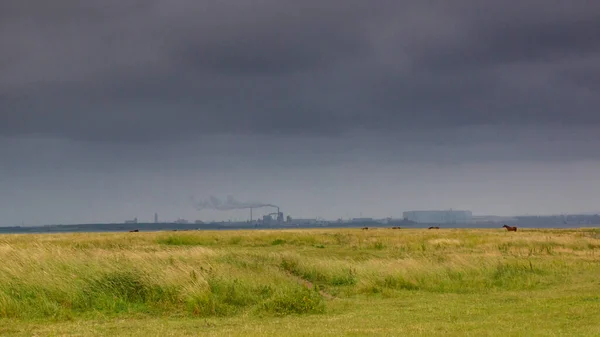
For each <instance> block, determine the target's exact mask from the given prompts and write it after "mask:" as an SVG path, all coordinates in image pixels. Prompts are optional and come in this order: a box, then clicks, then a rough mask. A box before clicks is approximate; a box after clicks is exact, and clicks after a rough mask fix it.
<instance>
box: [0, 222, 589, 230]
mask: <svg viewBox="0 0 600 337" xmlns="http://www.w3.org/2000/svg"><path fill="white" fill-rule="evenodd" d="M511 224H513V225H518V226H519V227H522V228H582V227H588V228H589V227H600V221H597V222H595V221H594V222H585V223H581V222H578V223H558V222H544V221H543V220H542V219H540V221H522V222H521V223H519V221H515V222H511ZM433 225H435V226H440V228H482V229H492V228H500V227H501V226H502V224H501V223H491V222H476V223H465V224H459V223H453V224H426V223H414V222H410V221H397V222H390V223H380V222H352V223H340V222H330V223H327V224H287V223H284V224H280V225H277V224H272V225H259V224H252V223H247V222H237V223H222V222H215V223H205V224H193V223H187V224H186V223H183V224H182V223H174V222H173V223H97V224H72V225H44V226H10V227H0V234H27V233H30V234H41V233H86V232H90V233H91V232H128V231H133V230H138V231H140V232H156V231H189V230H261V229H263V230H264V229H295V228H298V229H300V228H304V229H308V228H361V227H373V228H388V227H400V228H406V229H410V228H428V227H430V226H433Z"/></svg>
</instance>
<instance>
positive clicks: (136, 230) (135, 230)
mask: <svg viewBox="0 0 600 337" xmlns="http://www.w3.org/2000/svg"><path fill="white" fill-rule="evenodd" d="M139 231H140V230H139V229H134V230H131V231H129V233H134V232H139Z"/></svg>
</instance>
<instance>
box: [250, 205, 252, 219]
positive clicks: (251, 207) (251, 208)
mask: <svg viewBox="0 0 600 337" xmlns="http://www.w3.org/2000/svg"><path fill="white" fill-rule="evenodd" d="M250 223H252V207H250Z"/></svg>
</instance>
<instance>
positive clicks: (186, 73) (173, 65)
mask: <svg viewBox="0 0 600 337" xmlns="http://www.w3.org/2000/svg"><path fill="white" fill-rule="evenodd" d="M599 106H600V2H598V1H583V0H571V1H551V0H522V1H491V0H490V1H476V0H453V1H447V0H443V1H442V0H439V1H436V0H432V1H421V0H414V1H402V0H389V1H388V0H380V1H358V0H344V1H342V0H332V1H322V0H319V1H317V0H303V1H287V0H253V1H248V0H245V1H241V0H231V1H217V0H203V1H197V0H103V1H79V0H54V1H46V0H4V1H0V225H14V224H21V223H25V224H26V225H27V224H29V225H34V224H47V223H79V222H105V221H106V222H120V221H123V220H125V219H129V218H134V217H136V216H137V217H138V218H139V219H140V220H146V221H150V220H152V219H153V214H154V212H158V213H159V217H160V218H161V219H162V220H174V219H176V218H177V217H182V218H187V219H190V220H195V219H203V220H226V219H245V218H247V217H248V214H247V213H248V212H246V211H239V212H219V211H201V212H199V211H196V210H195V209H194V207H193V203H192V201H191V197H194V198H195V199H196V200H199V199H202V198H206V197H208V196H210V195H216V196H219V197H221V198H224V197H226V196H227V195H232V196H235V198H236V199H239V200H243V201H244V200H253V201H261V202H265V203H275V204H277V205H280V206H281V209H282V211H283V212H284V213H286V215H287V214H290V215H291V216H292V217H315V216H320V217H325V218H331V219H335V218H338V217H344V218H347V217H358V216H361V215H362V216H363V217H367V216H369V217H387V216H393V217H400V216H401V215H402V212H403V211H406V210H411V209H440V208H441V209H447V208H454V209H470V210H472V211H473V212H474V213H476V214H498V215H511V214H524V213H529V214H536V213H544V214H547V213H568V212H583V211H585V212H587V211H600V110H599V108H598V107H599ZM264 211H265V212H266V211H267V210H266V209H265V210H264Z"/></svg>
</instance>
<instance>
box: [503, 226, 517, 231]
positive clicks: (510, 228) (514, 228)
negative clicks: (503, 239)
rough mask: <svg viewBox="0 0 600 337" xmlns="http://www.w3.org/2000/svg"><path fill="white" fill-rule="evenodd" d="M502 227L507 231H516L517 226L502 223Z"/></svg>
mask: <svg viewBox="0 0 600 337" xmlns="http://www.w3.org/2000/svg"><path fill="white" fill-rule="evenodd" d="M502 227H504V228H506V230H507V231H509V232H516V231H517V227H511V226H508V225H504V226H502Z"/></svg>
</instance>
